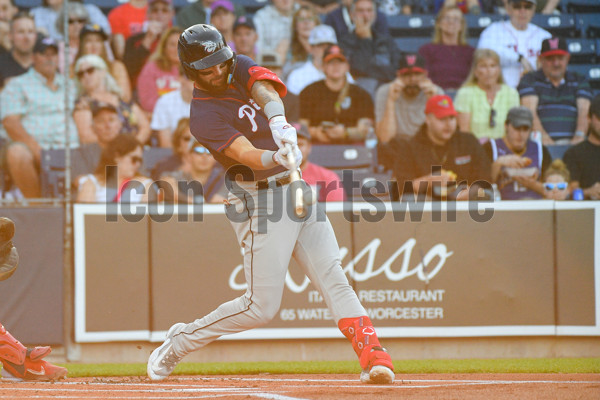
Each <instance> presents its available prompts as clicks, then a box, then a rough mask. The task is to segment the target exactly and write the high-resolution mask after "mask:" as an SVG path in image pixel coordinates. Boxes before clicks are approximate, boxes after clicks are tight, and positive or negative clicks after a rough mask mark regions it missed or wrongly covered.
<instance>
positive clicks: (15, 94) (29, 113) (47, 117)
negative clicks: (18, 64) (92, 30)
mask: <svg viewBox="0 0 600 400" xmlns="http://www.w3.org/2000/svg"><path fill="white" fill-rule="evenodd" d="M57 69H58V45H57V43H56V42H55V41H54V40H53V39H52V38H50V37H40V38H38V40H37V41H36V43H35V46H34V47H33V66H32V68H30V69H29V71H27V72H26V73H24V74H23V75H20V76H17V77H14V78H13V79H11V80H10V81H9V82H8V84H7V85H6V87H5V88H4V90H3V91H2V93H1V94H0V112H1V118H2V124H3V125H4V129H5V130H6V133H7V134H8V137H9V139H10V143H9V145H8V148H7V150H6V155H5V156H6V158H5V159H6V163H7V166H8V172H9V175H10V178H11V180H12V182H14V183H15V185H16V186H17V188H18V189H19V190H20V191H21V193H22V194H23V196H25V197H27V198H35V197H40V194H41V188H40V175H39V170H40V161H41V158H42V150H43V149H50V148H60V147H64V146H65V141H66V140H65V139H66V138H65V88H67V90H69V92H70V93H69V99H70V101H71V103H70V104H69V105H68V108H69V110H68V112H67V114H68V117H66V118H67V121H66V123H68V124H69V134H70V142H71V147H78V146H79V138H78V136H77V128H76V127H75V123H74V122H73V117H72V116H71V115H72V113H73V102H74V99H75V97H76V93H75V91H76V88H75V85H72V84H68V81H66V80H65V77H64V76H62V75H60V74H58V73H57Z"/></svg>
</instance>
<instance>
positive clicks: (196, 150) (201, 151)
mask: <svg viewBox="0 0 600 400" xmlns="http://www.w3.org/2000/svg"><path fill="white" fill-rule="evenodd" d="M192 150H193V151H194V153H196V154H210V151H208V149H207V148H206V147H202V146H196V147H194V148H193V149H192Z"/></svg>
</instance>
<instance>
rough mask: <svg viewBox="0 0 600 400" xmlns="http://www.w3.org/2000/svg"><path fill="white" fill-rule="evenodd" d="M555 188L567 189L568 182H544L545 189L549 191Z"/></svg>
mask: <svg viewBox="0 0 600 400" xmlns="http://www.w3.org/2000/svg"><path fill="white" fill-rule="evenodd" d="M554 188H557V189H558V190H565V189H566V188H567V182H558V183H544V189H546V190H547V191H549V192H550V191H552V190H554Z"/></svg>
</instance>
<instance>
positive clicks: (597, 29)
mask: <svg viewBox="0 0 600 400" xmlns="http://www.w3.org/2000/svg"><path fill="white" fill-rule="evenodd" d="M575 21H576V23H577V30H578V31H579V32H581V36H584V37H587V38H590V39H596V38H600V13H597V14H576V15H575Z"/></svg>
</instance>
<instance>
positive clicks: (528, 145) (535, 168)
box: [483, 106, 552, 200]
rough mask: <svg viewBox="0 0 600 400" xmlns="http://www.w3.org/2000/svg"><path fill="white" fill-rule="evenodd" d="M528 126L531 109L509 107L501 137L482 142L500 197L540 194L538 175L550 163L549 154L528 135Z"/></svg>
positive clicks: (531, 196) (521, 198)
mask: <svg viewBox="0 0 600 400" xmlns="http://www.w3.org/2000/svg"><path fill="white" fill-rule="evenodd" d="M532 127H533V115H532V113H531V111H530V110H529V109H528V108H527V107H524V106H518V107H513V108H511V109H510V110H509V111H508V115H507V116H506V122H505V123H504V132H505V133H504V137H502V138H500V139H491V140H490V141H489V142H486V143H485V144H484V145H483V149H484V150H485V152H486V153H487V155H488V157H489V158H490V160H491V161H492V181H493V182H495V183H497V184H498V188H500V194H501V196H502V200H526V199H541V198H542V195H543V194H544V188H543V187H542V183H541V181H540V176H541V174H542V171H545V170H546V169H548V167H549V166H550V163H551V162H552V156H551V155H550V153H549V152H548V149H546V148H545V147H544V146H542V145H541V144H540V143H539V142H534V141H532V140H530V139H529V135H530V134H531V128H532Z"/></svg>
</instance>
